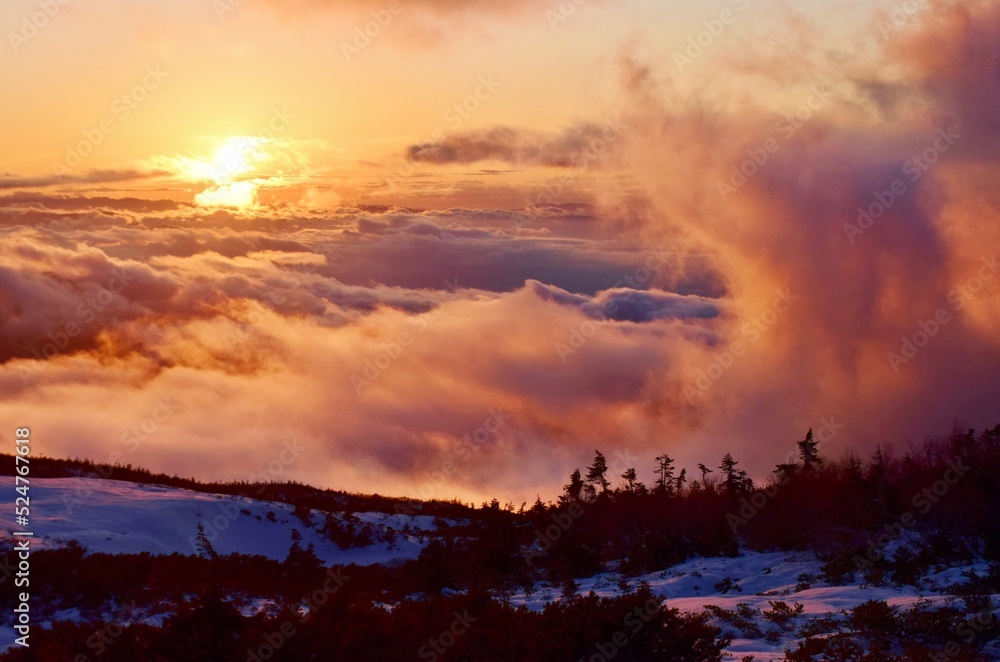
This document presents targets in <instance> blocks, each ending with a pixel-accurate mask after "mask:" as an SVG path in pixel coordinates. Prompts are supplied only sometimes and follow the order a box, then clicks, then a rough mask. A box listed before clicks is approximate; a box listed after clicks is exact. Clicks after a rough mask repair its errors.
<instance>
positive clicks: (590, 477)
mask: <svg viewBox="0 0 1000 662" xmlns="http://www.w3.org/2000/svg"><path fill="white" fill-rule="evenodd" d="M594 452H595V453H597V454H596V455H595V456H594V463H593V464H592V465H590V467H589V468H588V469H587V482H588V483H590V484H591V485H592V486H593V487H594V492H595V495H596V493H597V488H598V487H600V488H601V493H604V492H606V491H607V489H608V487H610V485H611V483H609V482H608V477H607V476H608V461H607V460H606V459H604V454H603V453H601V451H594Z"/></svg>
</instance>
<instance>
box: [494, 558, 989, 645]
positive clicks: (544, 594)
mask: <svg viewBox="0 0 1000 662" xmlns="http://www.w3.org/2000/svg"><path fill="white" fill-rule="evenodd" d="M821 566H822V562H820V561H819V560H818V559H817V558H816V557H815V556H813V555H812V554H805V553H799V554H795V553H788V552H771V553H755V552H747V553H744V554H742V555H740V556H738V557H735V558H725V557H720V558H699V559H693V560H690V561H688V562H686V563H682V564H680V565H677V566H674V567H673V568H670V569H669V570H664V571H662V572H655V573H650V574H647V575H641V576H638V577H633V578H629V579H628V580H627V581H628V584H629V587H630V590H631V589H634V588H635V586H637V585H638V583H639V582H640V581H643V580H645V581H646V582H648V583H649V585H650V588H651V589H652V590H653V592H654V593H656V594H657V595H659V596H660V597H662V598H663V599H664V604H665V605H666V606H668V607H675V608H677V609H680V610H681V611H684V612H700V611H703V610H704V609H705V606H706V605H716V606H719V607H722V608H724V609H728V610H734V609H736V606H737V604H739V603H748V604H749V605H750V606H751V607H754V608H756V609H759V610H768V609H770V608H771V604H770V603H771V602H772V601H773V602H777V601H784V602H785V603H786V604H788V606H789V607H793V606H794V605H795V604H796V603H798V604H801V605H802V606H803V611H802V614H801V616H799V617H797V618H796V619H795V623H796V625H797V626H801V625H802V624H803V623H805V622H806V621H807V620H808V619H814V618H817V617H821V616H829V615H835V614H837V613H838V612H839V610H842V609H851V608H853V607H856V606H858V605H859V604H861V603H863V602H865V601H867V600H885V601H886V602H887V603H888V604H889V605H891V606H900V607H901V608H904V609H905V608H908V607H910V606H912V605H913V604H914V603H916V602H917V600H918V599H920V598H924V599H926V600H930V601H931V602H943V601H945V600H947V599H948V597H949V596H948V594H947V587H948V586H949V585H954V584H955V583H958V582H961V581H965V579H966V578H965V577H963V575H962V572H963V571H976V572H978V573H980V574H986V573H987V572H988V570H989V565H988V564H987V563H978V564H972V565H969V566H965V567H951V568H940V569H937V570H936V571H935V572H934V573H931V574H929V575H928V576H927V577H925V578H924V581H923V584H922V586H921V588H920V589H917V588H915V587H912V586H907V587H898V588H890V587H875V586H871V587H868V586H866V587H862V586H860V584H851V585H847V586H827V585H825V584H823V583H822V582H821V581H818V580H814V581H812V582H801V581H800V580H799V578H800V577H802V576H803V575H809V574H811V575H814V576H818V575H819V574H820V568H821ZM621 579H622V577H621V575H618V574H616V573H603V574H600V575H595V576H594V577H589V578H587V579H580V580H577V584H578V586H579V593H580V594H583V595H585V594H587V593H588V592H590V591H594V592H595V593H597V594H598V595H602V596H608V597H611V596H618V595H621V594H622V592H623V591H622V588H621V587H620V586H619V582H620V581H621ZM727 579H728V580H729V581H728V582H726V580H727ZM806 584H809V587H808V588H806ZM717 585H722V586H723V588H716V586H717ZM728 587H731V588H728ZM560 593H561V588H560V587H553V586H542V585H540V586H538V587H537V588H536V591H535V592H534V593H533V594H532V595H530V596H528V595H525V594H524V593H519V594H516V595H514V596H513V597H512V598H511V600H510V601H511V603H512V604H516V605H525V606H527V607H529V608H531V609H536V610H540V609H542V608H543V607H544V606H545V604H546V603H547V602H552V601H555V600H558V599H559V596H560ZM994 603H995V604H1000V595H997V596H994ZM996 614H997V615H1000V610H998V611H997V612H996ZM756 622H757V625H758V626H759V627H760V629H761V631H763V632H766V631H767V630H768V629H772V630H773V629H775V626H774V625H773V624H771V623H770V622H768V621H767V620H766V619H763V618H758V619H757V620H756ZM717 624H718V625H720V626H723V628H724V629H725V630H727V631H729V632H730V634H732V635H733V637H734V639H733V643H732V644H731V645H730V646H729V648H728V649H727V650H728V652H729V655H728V656H727V657H726V658H724V659H726V660H736V661H738V660H741V659H743V657H744V656H746V655H753V656H754V662H759V661H761V660H781V659H784V650H785V648H786V647H792V648H794V644H795V643H796V642H797V641H798V639H796V638H795V636H794V635H788V636H783V637H782V638H781V640H780V641H778V642H775V643H771V642H768V641H767V640H766V639H764V638H760V639H746V638H741V637H742V636H743V635H742V634H740V633H739V631H738V630H736V629H735V628H733V627H732V626H730V625H728V624H725V623H721V622H717ZM996 655H997V659H1000V649H998V650H997V651H996Z"/></svg>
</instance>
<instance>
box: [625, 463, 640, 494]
mask: <svg viewBox="0 0 1000 662" xmlns="http://www.w3.org/2000/svg"><path fill="white" fill-rule="evenodd" d="M622 478H623V479H624V480H625V482H626V483H628V491H629V492H635V482H636V478H637V476H636V473H635V469H634V468H632V467H630V468H628V469H626V470H625V473H623V474H622Z"/></svg>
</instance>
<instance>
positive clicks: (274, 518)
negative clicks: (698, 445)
mask: <svg viewBox="0 0 1000 662" xmlns="http://www.w3.org/2000/svg"><path fill="white" fill-rule="evenodd" d="M8 480H9V482H10V483H13V480H12V479H8ZM31 487H32V491H31V497H32V501H31V506H32V508H31V515H32V518H31V526H30V527H29V528H30V529H31V530H33V531H34V533H35V536H36V538H35V544H36V546H37V547H58V546H62V545H65V544H66V543H67V542H68V541H71V540H75V541H77V542H79V543H80V544H81V545H83V546H84V547H85V548H86V549H88V550H89V551H91V552H108V553H139V552H150V553H154V554H170V553H173V552H179V553H182V554H194V553H196V546H195V543H194V538H195V535H196V533H197V531H198V525H199V524H201V525H202V526H203V527H204V529H205V532H206V535H207V536H208V537H209V538H210V540H211V543H212V547H213V548H214V549H215V551H216V552H218V553H219V554H228V553H230V552H240V553H243V554H260V555H262V556H266V557H269V558H272V559H276V560H279V561H280V560H283V559H284V558H285V557H286V556H287V554H288V550H289V548H290V546H291V544H292V535H293V533H292V532H293V530H297V531H298V532H299V533H300V535H301V537H302V540H301V542H300V544H301V545H302V546H303V547H306V546H307V545H309V544H310V543H311V544H312V545H313V546H314V549H315V552H316V555H317V556H318V557H319V558H320V559H322V560H323V561H324V562H325V563H326V564H335V563H339V564H349V563H356V564H360V565H370V564H374V563H387V562H392V561H395V560H402V559H412V558H416V556H417V555H418V554H419V553H420V550H421V549H423V547H424V545H425V544H426V542H427V538H426V535H425V533H427V532H433V531H435V530H436V525H435V518H433V517H430V516H426V515H416V516H409V515H395V514H386V513H377V512H369V513H356V514H355V515H356V519H357V522H358V524H357V525H358V526H360V524H367V525H370V527H371V531H372V534H373V538H374V539H375V540H376V542H375V543H373V544H371V545H368V546H365V547H359V548H353V549H346V550H342V549H340V548H338V547H337V546H336V545H335V544H333V543H332V542H330V540H328V539H327V538H326V537H325V536H324V535H323V534H322V533H320V532H319V529H320V528H321V527H322V526H323V523H324V519H325V516H326V514H325V513H319V512H314V513H313V514H312V518H311V522H310V523H309V525H307V524H306V523H304V522H303V521H302V520H301V519H299V518H298V517H297V516H296V515H295V514H294V513H293V508H292V507H291V506H289V505H287V504H283V503H276V502H268V501H259V500H250V499H243V498H239V497H232V496H225V495H214V494H205V493H202V492H192V491H189V490H182V489H176V488H166V487H156V486H151V485H140V484H136V483H129V482H123V481H114V480H102V479H90V478H53V479H33V480H32V483H31ZM337 516H338V517H341V516H340V515H337ZM448 524H449V525H454V524H455V523H454V522H450V521H449V522H448ZM404 527H408V533H406V534H402V533H400V531H401V530H402V529H403V528H404ZM390 529H391V531H390ZM7 536H8V533H7V532H0V537H7ZM387 537H388V539H389V540H391V542H389V541H387V540H386V538H387ZM821 565H822V564H821V562H820V561H819V560H818V559H817V558H816V557H815V556H813V555H811V554H793V553H786V552H773V553H752V552H750V553H744V554H742V555H741V556H738V557H735V558H700V559H693V560H690V561H688V562H686V563H683V564H680V565H677V566H674V567H673V568H670V569H668V570H664V571H662V572H656V573H650V574H648V575H644V576H640V577H632V578H628V579H627V580H624V582H625V584H624V586H623V585H621V584H622V582H623V578H622V577H621V576H620V575H618V574H616V573H613V572H612V573H603V574H600V575H596V576H594V577H590V578H586V579H581V580H578V582H577V583H578V585H579V592H580V593H582V594H586V593H588V592H590V591H594V592H595V593H597V594H599V595H604V596H615V595H620V594H622V592H623V589H625V590H632V589H634V588H635V587H636V586H637V585H638V583H639V582H640V581H642V580H645V581H646V582H648V583H649V585H650V587H651V588H652V590H653V591H654V592H655V593H657V594H658V595H660V596H661V597H663V598H664V602H665V604H666V605H667V606H669V607H676V608H678V609H680V610H682V611H686V612H700V611H702V610H703V609H704V608H705V606H706V605H716V606H718V607H721V608H724V609H729V610H733V609H736V607H737V605H738V604H739V603H747V604H749V605H750V606H751V607H753V608H756V609H759V610H767V609H770V608H771V602H772V601H774V602H777V601H784V602H785V603H787V604H788V606H789V607H794V606H795V605H796V604H801V605H802V606H803V611H802V614H801V615H800V616H797V617H796V618H795V621H794V622H795V626H796V629H797V628H798V627H800V626H801V625H802V624H804V623H805V622H806V621H807V620H808V619H815V618H818V617H823V616H829V615H836V614H837V613H838V612H839V611H840V610H845V609H851V608H853V607H856V606H857V605H859V604H861V603H863V602H865V601H867V600H885V601H886V602H887V603H888V604H890V605H897V606H900V607H902V608H907V607H909V606H911V605H913V604H914V603H915V602H916V601H917V600H918V599H920V598H925V599H928V600H930V601H932V602H939V601H945V600H948V599H949V597H950V596H949V594H948V590H949V587H950V586H953V585H955V584H957V583H960V582H963V581H964V580H965V577H964V576H963V574H962V573H963V572H968V571H973V572H977V573H979V574H985V573H986V572H987V571H988V565H987V564H985V563H979V564H971V565H968V566H965V567H941V568H935V569H934V570H933V571H932V572H931V573H930V574H928V575H927V576H926V577H925V578H924V579H923V581H922V583H921V586H920V587H919V588H916V587H912V586H907V587H894V588H893V587H870V586H865V587H862V586H861V585H859V584H851V585H846V586H828V585H825V584H824V583H823V582H821V581H819V580H818V579H816V577H818V576H819V575H820V568H821ZM810 575H811V576H812V577H810ZM560 592H561V589H560V587H553V586H547V585H538V586H536V588H535V590H534V591H533V592H532V593H531V594H530V595H528V594H525V593H519V594H515V595H513V596H512V597H511V598H510V601H511V603H513V604H517V605H525V606H527V607H529V608H531V609H536V610H539V609H542V608H543V607H544V605H545V604H546V603H548V602H552V601H554V600H558V599H559V595H560ZM994 603H995V604H1000V595H998V596H994ZM270 607H273V605H272V604H269V602H268V601H266V600H257V601H255V602H252V603H249V604H241V605H240V608H241V610H242V611H244V613H256V612H258V611H261V610H264V611H267V610H268V609H269V608H270ZM996 614H997V615H998V616H1000V611H998V612H996ZM58 617H59V618H67V619H72V618H73V617H74V615H73V614H72V613H60V614H58ZM158 617H160V615H157V614H143V615H142V620H144V621H147V622H150V619H155V618H158ZM756 618H757V620H756V621H755V622H756V623H757V624H758V626H759V627H760V630H761V631H762V632H767V631H768V630H769V629H771V630H773V629H775V626H774V625H773V624H772V623H770V622H768V621H767V620H766V619H764V618H762V617H760V615H759V614H758V616H757V617H756ZM717 622H718V624H719V625H721V626H723V627H724V629H726V630H727V631H729V632H730V633H731V634H732V635H733V636H734V641H733V643H732V644H731V645H730V647H729V648H728V651H729V656H728V657H727V658H726V659H727V660H734V661H739V660H741V659H743V657H744V656H747V655H753V656H754V660H755V662H760V661H762V660H780V659H783V657H784V655H783V652H784V650H785V648H786V647H794V644H795V642H796V641H797V639H795V635H794V634H791V633H785V634H783V635H782V637H781V639H780V640H779V641H776V642H769V641H767V640H766V639H765V638H764V637H761V638H757V639H748V638H745V636H744V635H743V634H741V633H739V631H738V630H736V629H735V628H734V627H733V626H732V625H729V624H726V623H723V622H721V621H717ZM10 635H13V630H11V629H10V627H8V626H0V636H2V637H3V641H5V642H7V641H12V640H13V637H12V636H10ZM995 655H996V659H1000V650H997V651H996V652H995Z"/></svg>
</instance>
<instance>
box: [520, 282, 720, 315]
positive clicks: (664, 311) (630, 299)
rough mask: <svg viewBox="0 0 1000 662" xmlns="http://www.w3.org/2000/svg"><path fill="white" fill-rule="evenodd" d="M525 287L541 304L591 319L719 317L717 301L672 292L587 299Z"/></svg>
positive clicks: (619, 292) (621, 292)
mask: <svg viewBox="0 0 1000 662" xmlns="http://www.w3.org/2000/svg"><path fill="white" fill-rule="evenodd" d="M527 286H528V287H530V288H531V289H532V291H533V292H534V293H535V294H537V295H538V296H539V297H540V298H541V299H542V300H544V301H552V302H554V303H558V304H560V305H564V306H576V307H577V308H579V309H580V310H581V311H582V312H583V313H585V314H586V315H587V316H588V317H590V318H591V319H598V320H604V319H610V320H615V321H623V322H640V323H641V322H652V321H654V320H664V319H677V320H684V319H712V318H714V317H718V316H720V315H722V314H723V309H722V305H721V304H720V302H719V301H716V300H712V299H706V298H704V297H699V296H683V295H680V294H674V293H672V292H662V291H640V290H633V289H627V288H616V289H611V290H604V291H603V292H599V293H598V294H597V295H596V296H593V297H588V296H584V295H580V294H572V293H570V292H567V291H566V290H563V289H560V288H557V287H554V286H552V285H546V284H544V283H539V282H538V281H529V282H528V283H527Z"/></svg>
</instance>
